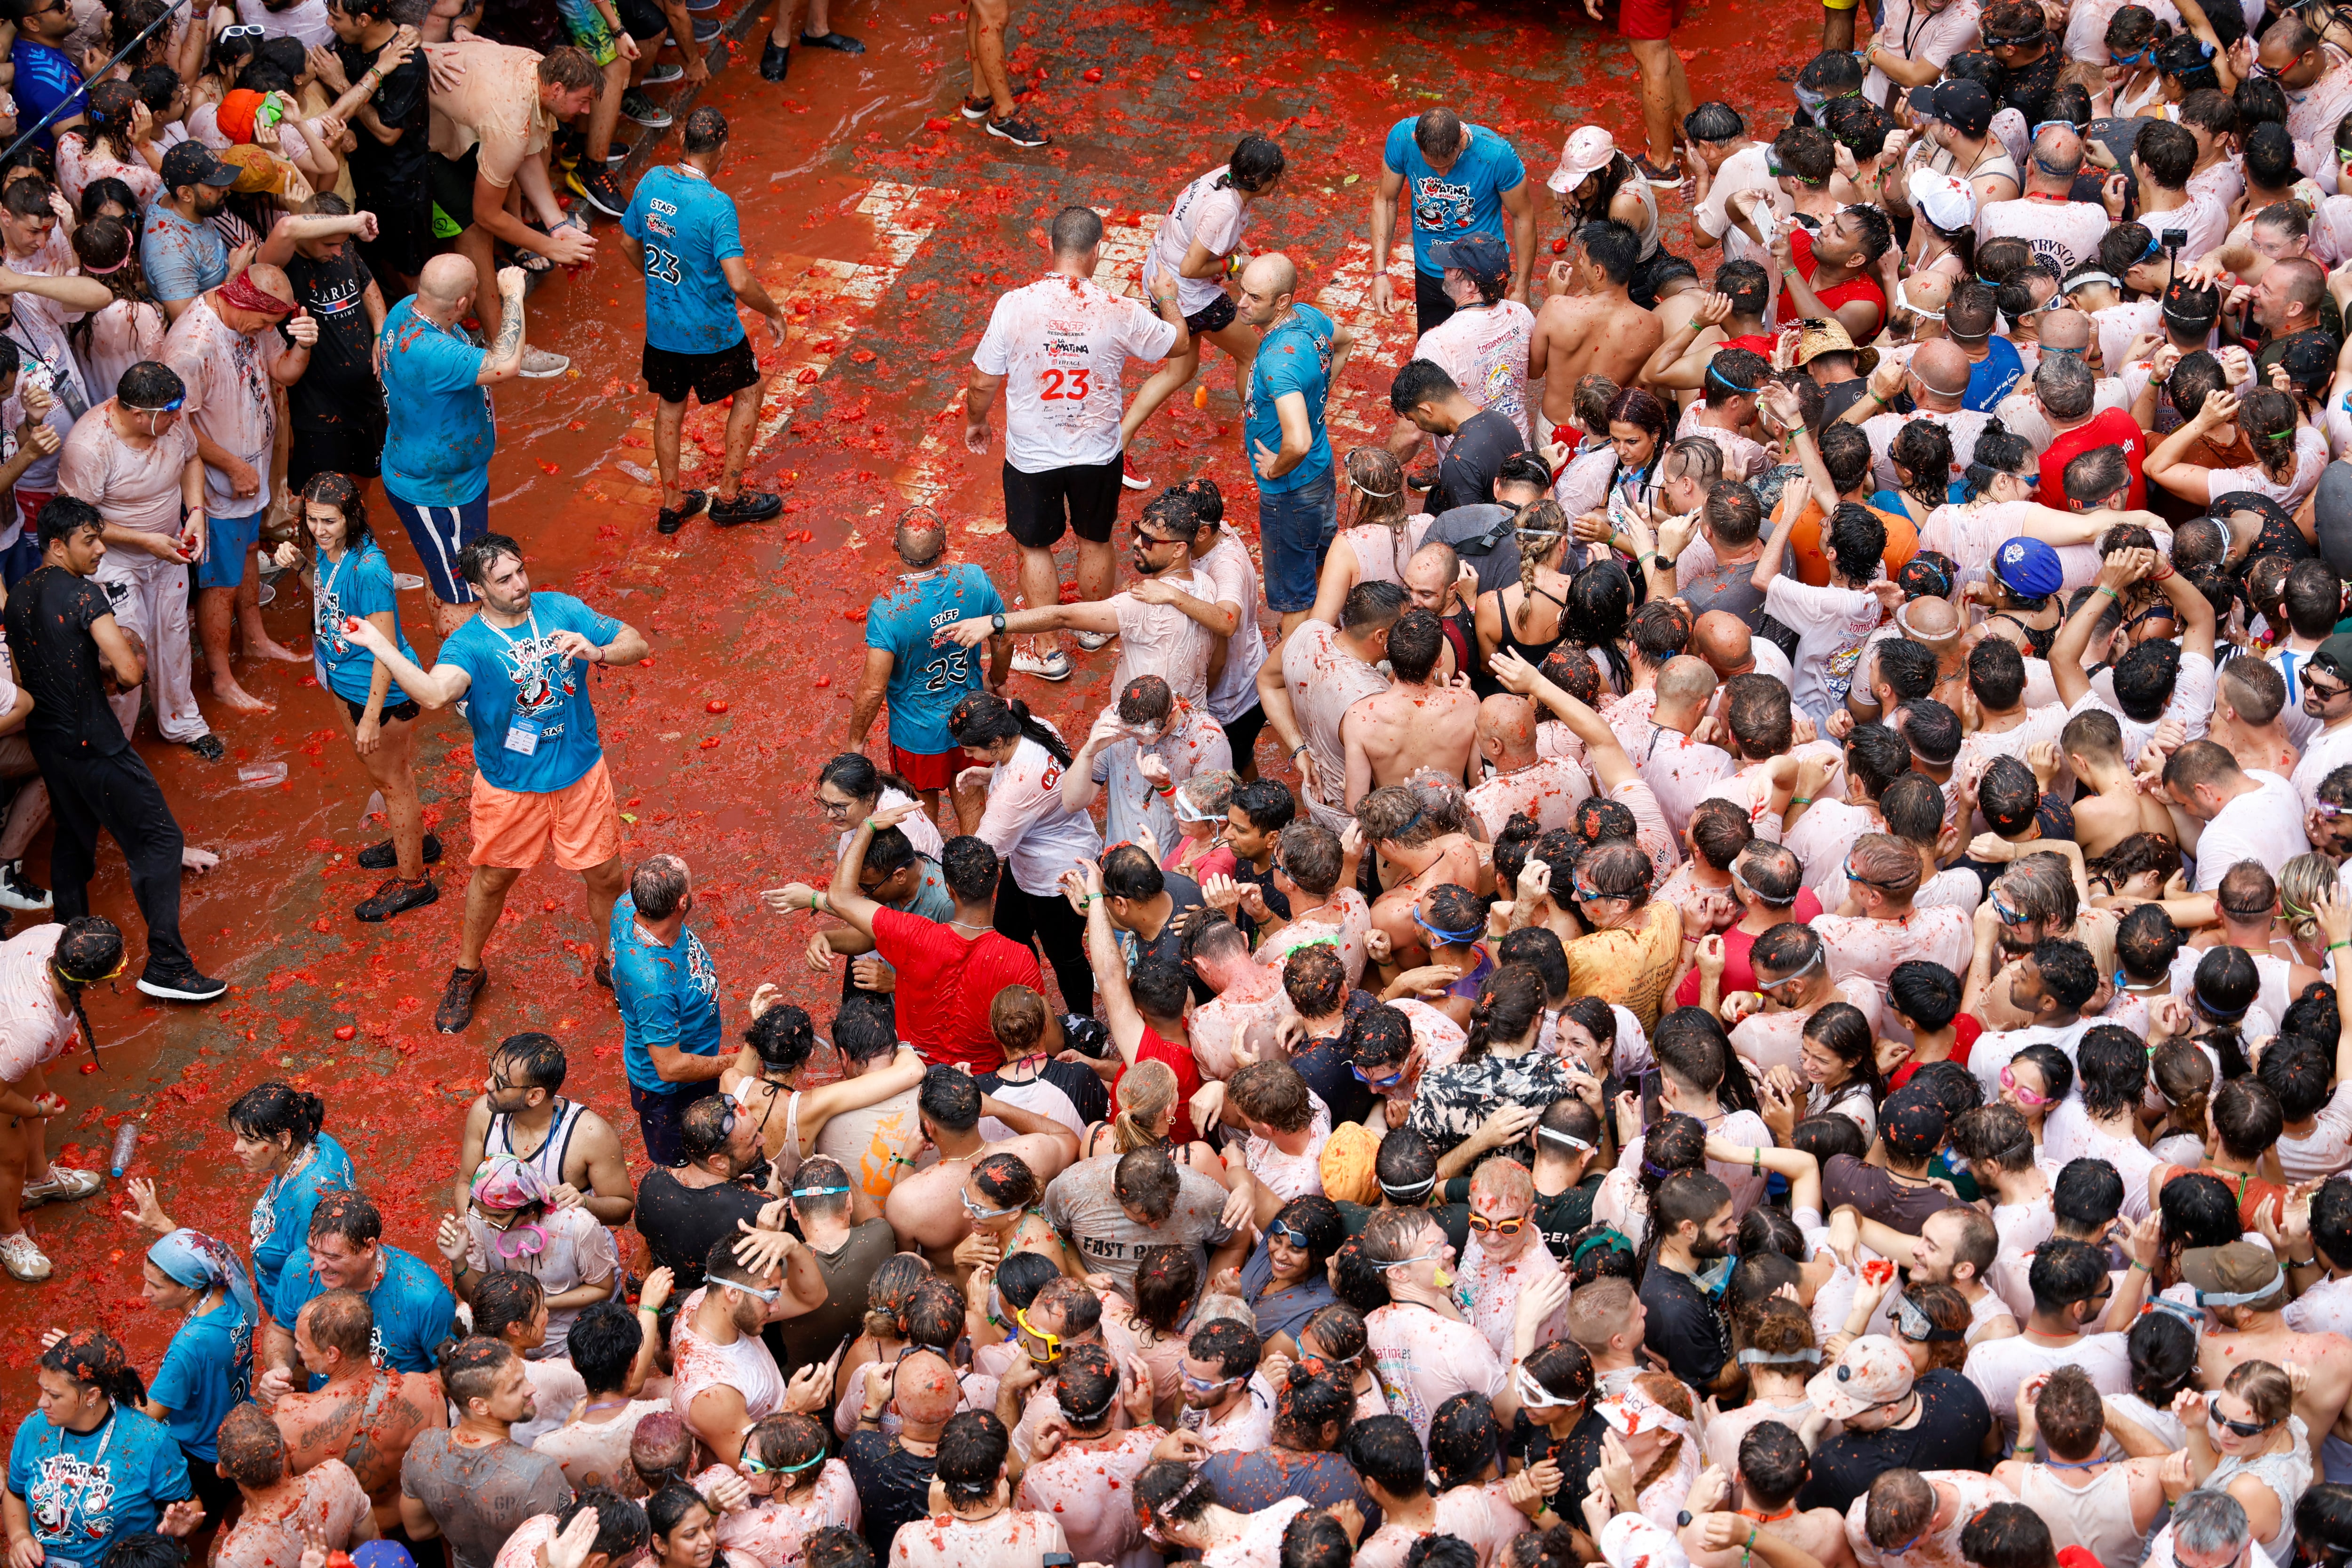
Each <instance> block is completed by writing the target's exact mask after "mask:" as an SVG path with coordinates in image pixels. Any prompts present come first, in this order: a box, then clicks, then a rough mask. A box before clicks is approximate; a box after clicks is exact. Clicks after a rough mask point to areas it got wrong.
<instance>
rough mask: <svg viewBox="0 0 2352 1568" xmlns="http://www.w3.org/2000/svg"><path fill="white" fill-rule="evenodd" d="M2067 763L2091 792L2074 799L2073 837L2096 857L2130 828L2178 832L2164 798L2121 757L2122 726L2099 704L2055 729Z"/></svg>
mask: <svg viewBox="0 0 2352 1568" xmlns="http://www.w3.org/2000/svg"><path fill="white" fill-rule="evenodd" d="M2058 748H2059V750H2060V751H2061V752H2063V753H2064V754H2065V758H2066V765H2067V766H2068V767H2070V768H2072V769H2074V777H2075V779H2076V781H2077V782H2079V783H2080V784H2082V785H2083V786H2084V788H2085V789H2088V790H2089V791H2090V792H2091V793H2090V794H2089V795H2084V797H2083V798H2082V799H2080V800H2077V801H2076V802H2074V842H2075V843H2077V844H2079V845H2081V846H2082V847H2083V858H2084V859H2085V860H2095V859H2097V858H2099V857H2100V856H2102V855H2105V853H2107V851H2109V850H2110V849H2113V848H2114V847H2116V845H2118V844H2120V843H2122V842H2123V841H2124V840H2125V839H2126V838H2128V837H2131V836H2132V835H2133V834H2135V833H2153V834H2155V835H2156V836H2157V837H2159V838H2164V839H2171V838H2174V837H2178V829H2176V828H2175V827H2174V826H2173V822H2172V814H2171V813H2170V812H2168V811H2167V810H2166V809H2165V807H2164V802H2163V800H2162V799H2161V798H2159V797H2158V796H2156V795H2149V794H2147V793H2146V792H2145V791H2143V790H2142V789H2141V788H2140V787H2139V784H2138V781H2137V780H2136V779H2134V778H2133V777H2132V771H2131V769H2130V768H2129V767H2127V766H2126V765H2125V763H2124V732H2123V727H2122V726H2121V725H2120V724H2118V723H2117V722H2116V716H2115V715H2114V714H2112V713H2110V712H2108V711H2107V710H2105V709H2104V708H2085V709H2084V710H2082V711H2081V712H2079V713H2077V714H2075V715H2074V717H2073V718H2072V719H2069V720H2068V721H2066V727H2065V729H2063V730H2062V731H2059V735H2058Z"/></svg>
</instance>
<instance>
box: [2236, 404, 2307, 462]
mask: <svg viewBox="0 0 2352 1568" xmlns="http://www.w3.org/2000/svg"><path fill="white" fill-rule="evenodd" d="M2297 422H2298V412H2297V405H2296V403H2295V400H2294V395H2292V394H2290V393H2284V392H2281V391H2279V390H2278V389H2277V388H2276V387H2272V386H2264V387H2258V388H2256V389H2255V390H2254V391H2252V392H2250V393H2248V394H2246V396H2245V400H2244V401H2243V402H2242V403H2240V404H2239V405H2238V428H2239V429H2240V430H2242V431H2243V432H2245V437H2246V445H2247V446H2248V447H2252V448H2253V453H2254V461H2256V462H2258V463H2260V464H2261V465H2262V466H2263V472H2264V473H2266V474H2268V475H2270V476H2271V477H2272V478H2273V479H2284V478H2285V477H2287V476H2288V475H2290V474H2292V473H2293V472H2294V436H2295V429H2296V426H2297Z"/></svg>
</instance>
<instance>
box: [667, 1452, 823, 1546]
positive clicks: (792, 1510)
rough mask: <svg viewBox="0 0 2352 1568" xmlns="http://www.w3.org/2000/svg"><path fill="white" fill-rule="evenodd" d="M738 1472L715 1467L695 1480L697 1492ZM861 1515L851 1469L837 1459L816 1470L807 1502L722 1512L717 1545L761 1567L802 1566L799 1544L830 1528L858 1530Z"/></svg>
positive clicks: (759, 1501) (766, 1501)
mask: <svg viewBox="0 0 2352 1568" xmlns="http://www.w3.org/2000/svg"><path fill="white" fill-rule="evenodd" d="M734 1473H735V1470H734V1467H732V1466H730V1465H713V1466H711V1467H710V1468H709V1469H707V1470H705V1471H703V1472H702V1474H700V1475H698V1476H697V1477H695V1478H694V1487H695V1489H696V1490H697V1491H707V1490H708V1489H709V1487H710V1486H711V1484H712V1483H713V1482H715V1481H717V1480H718V1479H719V1478H720V1477H722V1476H731V1475H733V1474H734ZM860 1517H861V1514H860V1510H859V1509H858V1506H857V1488H856V1484H855V1483H853V1482H852V1481H851V1480H850V1479H849V1467H848V1466H847V1465H845V1464H844V1463H843V1462H842V1461H841V1460H839V1459H827V1460H826V1461H825V1462H824V1464H823V1465H822V1466H820V1467H818V1469H817V1473H816V1489H815V1490H814V1491H813V1492H811V1493H810V1494H809V1496H808V1497H807V1498H805V1499H803V1500H801V1501H799V1502H779V1501H777V1500H775V1499H773V1498H759V1497H755V1498H754V1499H752V1500H751V1506H750V1507H748V1508H742V1509H738V1510H736V1511H734V1512H733V1513H722V1514H720V1515H719V1545H720V1546H721V1547H724V1548H725V1549H726V1550H728V1551H730V1552H741V1553H743V1555H745V1556H746V1557H749V1558H751V1560H752V1561H754V1562H756V1563H760V1564H761V1568H772V1565H774V1564H779V1563H798V1562H799V1561H800V1560H801V1542H803V1541H804V1540H806V1539H807V1538H808V1537H809V1536H812V1535H814V1534H815V1533H816V1532H817V1531H820V1530H824V1529H825V1528H826V1527H827V1526H830V1525H839V1526H841V1527H842V1528H843V1529H845V1530H856V1528H857V1523H858V1520H859V1518H860Z"/></svg>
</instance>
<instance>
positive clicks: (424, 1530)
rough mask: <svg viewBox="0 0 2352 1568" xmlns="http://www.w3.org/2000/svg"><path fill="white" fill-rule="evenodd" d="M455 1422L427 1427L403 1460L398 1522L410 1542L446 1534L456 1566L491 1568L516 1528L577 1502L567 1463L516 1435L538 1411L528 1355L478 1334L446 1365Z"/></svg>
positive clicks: (445, 1379) (453, 1353)
mask: <svg viewBox="0 0 2352 1568" xmlns="http://www.w3.org/2000/svg"><path fill="white" fill-rule="evenodd" d="M441 1375H442V1379H443V1382H444V1384H445V1385H446V1388H447V1390H448V1393H449V1399H450V1402H451V1403H452V1404H454V1405H456V1406H457V1410H458V1412H459V1414H458V1417H457V1425H456V1426H451V1427H448V1428H446V1430H445V1429H443V1428H440V1427H435V1428H433V1429H432V1430H429V1431H425V1432H420V1433H418V1434H417V1436H416V1439H415V1441H414V1442H413V1443H411V1444H410V1445H409V1446H408V1454H407V1456H406V1458H403V1459H402V1460H401V1463H400V1522H401V1526H402V1528H403V1529H404V1531H406V1532H407V1535H408V1538H409V1539H410V1540H411V1541H431V1540H433V1539H435V1538H436V1537H441V1538H445V1539H446V1540H447V1542H449V1556H450V1559H451V1561H452V1562H454V1563H456V1564H457V1568H491V1564H492V1563H494V1562H495V1561H496V1560H497V1558H498V1555H499V1548H500V1547H501V1546H504V1545H505V1544H506V1541H507V1537H508V1536H509V1535H512V1534H513V1533H514V1531H515V1527H516V1526H517V1525H520V1523H522V1521H524V1520H527V1519H529V1518H530V1517H531V1516H532V1515H534V1514H541V1513H553V1512H555V1511H556V1510H559V1509H561V1508H562V1506H563V1505H564V1504H565V1503H567V1502H569V1501H571V1500H572V1483H571V1482H569V1481H567V1480H565V1479H563V1467H562V1465H559V1464H557V1463H556V1462H555V1461H554V1460H553V1459H550V1458H543V1457H542V1456H541V1455H538V1454H534V1453H532V1452H531V1451H530V1449H529V1448H526V1447H523V1446H522V1445H521V1444H520V1443H517V1442H516V1441H514V1439H513V1438H512V1437H511V1436H509V1432H510V1431H511V1429H512V1428H513V1427H514V1426H516V1424H518V1423H520V1422H524V1421H529V1420H530V1419H531V1418H532V1417H533V1416H534V1415H537V1414H538V1411H539V1403H538V1400H537V1399H536V1398H535V1397H534V1396H533V1395H532V1394H531V1390H530V1377H529V1376H528V1375H526V1374H525V1373H524V1371H523V1360H522V1357H521V1356H520V1355H518V1354H516V1353H515V1352H514V1351H512V1350H511V1349H509V1347H507V1346H506V1345H504V1344H502V1343H500V1342H499V1341H497V1340H493V1339H485V1338H483V1337H482V1336H480V1335H476V1336H475V1337H473V1338H471V1339H468V1340H465V1341H463V1342H459V1343H458V1344H457V1346H456V1347H455V1348H453V1349H452V1350H451V1351H450V1352H449V1354H448V1358H447V1359H446V1361H445V1362H444V1363H442V1371H441Z"/></svg>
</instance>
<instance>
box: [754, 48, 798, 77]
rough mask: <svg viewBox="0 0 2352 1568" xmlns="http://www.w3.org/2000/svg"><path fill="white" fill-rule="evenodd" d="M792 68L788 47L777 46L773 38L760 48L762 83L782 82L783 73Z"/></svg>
mask: <svg viewBox="0 0 2352 1568" xmlns="http://www.w3.org/2000/svg"><path fill="white" fill-rule="evenodd" d="M792 68H793V51H792V48H791V47H790V46H788V45H779V44H778V43H777V42H776V40H775V39H773V38H770V39H769V40H768V41H767V42H766V43H764V44H762V45H761V46H760V79H761V80H762V81H782V80H783V79H784V73H785V72H786V71H788V70H790V69H792Z"/></svg>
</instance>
